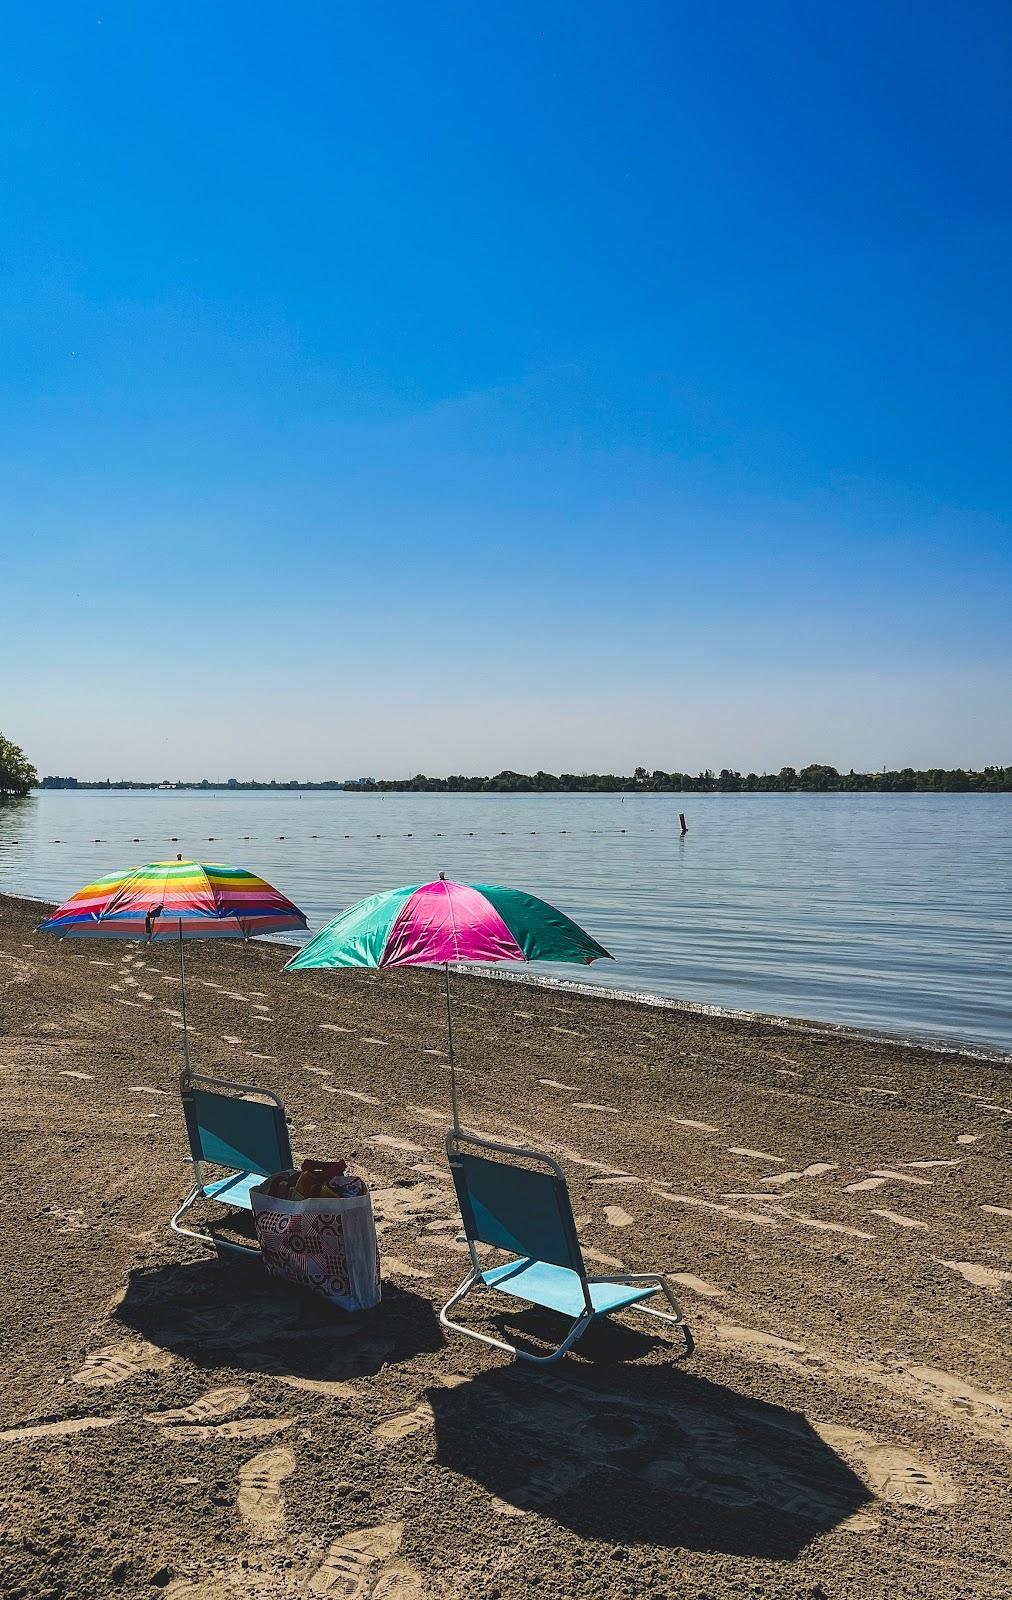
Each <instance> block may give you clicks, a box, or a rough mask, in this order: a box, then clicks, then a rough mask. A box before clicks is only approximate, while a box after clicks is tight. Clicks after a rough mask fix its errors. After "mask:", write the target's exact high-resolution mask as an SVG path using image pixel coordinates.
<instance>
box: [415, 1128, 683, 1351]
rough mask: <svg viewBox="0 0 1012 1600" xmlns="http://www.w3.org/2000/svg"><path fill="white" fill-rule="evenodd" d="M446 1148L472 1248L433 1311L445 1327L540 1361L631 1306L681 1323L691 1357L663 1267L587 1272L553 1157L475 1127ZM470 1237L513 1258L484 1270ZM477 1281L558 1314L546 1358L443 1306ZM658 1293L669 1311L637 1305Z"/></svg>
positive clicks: (452, 1303)
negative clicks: (456, 1283)
mask: <svg viewBox="0 0 1012 1600" xmlns="http://www.w3.org/2000/svg"><path fill="white" fill-rule="evenodd" d="M480 1151H491V1152H495V1154H496V1155H498V1156H507V1157H508V1156H513V1157H516V1158H519V1159H522V1160H523V1161H525V1162H536V1163H538V1164H539V1166H540V1167H543V1168H547V1169H548V1170H547V1171H538V1170H534V1169H533V1168H532V1167H530V1166H519V1165H513V1164H511V1163H510V1162H509V1161H503V1160H492V1159H490V1157H489V1156H488V1155H483V1154H479V1153H477V1152H480ZM446 1154H447V1157H448V1159H449V1163H450V1171H451V1173H452V1174H453V1182H454V1187H455V1188H456V1191H457V1202H458V1204H459V1206H460V1215H461V1218H462V1220H463V1223H464V1235H465V1237H466V1239H467V1245H468V1248H469V1250H470V1252H471V1271H470V1273H469V1274H468V1276H467V1278H465V1280H464V1282H463V1283H462V1284H461V1285H460V1288H459V1289H457V1290H456V1291H455V1292H454V1293H453V1294H452V1295H451V1296H450V1298H449V1300H448V1301H447V1302H446V1304H445V1306H444V1307H443V1309H442V1311H441V1312H440V1313H439V1320H440V1322H441V1323H442V1324H443V1327H444V1328H452V1329H454V1331H455V1332H457V1333H466V1334H467V1335H468V1337H469V1338H472V1339H480V1340H481V1342H482V1343H483V1344H490V1345H494V1346H495V1348H496V1349H497V1350H505V1351H506V1353H507V1354H508V1355H511V1356H517V1357H519V1358H520V1359H521V1360H523V1361H536V1362H539V1363H542V1364H546V1363H548V1362H551V1361H558V1360H559V1359H560V1357H561V1356H564V1355H565V1353H566V1351H567V1350H569V1349H571V1348H572V1346H573V1345H574V1344H575V1343H576V1341H577V1339H579V1338H580V1337H581V1336H582V1335H583V1334H584V1333H586V1331H587V1329H588V1328H589V1327H590V1325H591V1323H592V1322H593V1321H594V1320H595V1319H596V1318H597V1317H606V1316H610V1315H611V1313H612V1312H615V1311H621V1310H623V1309H625V1308H626V1307H635V1308H636V1310H638V1311H642V1312H645V1313H647V1314H648V1315H650V1316H654V1317H660V1318H661V1319H662V1320H663V1321H665V1322H671V1323H674V1324H675V1325H676V1326H677V1327H678V1328H680V1329H681V1332H682V1337H683V1339H684V1340H685V1349H686V1354H688V1355H691V1354H692V1351H693V1349H694V1348H695V1346H694V1344H693V1339H692V1334H691V1333H690V1331H689V1327H688V1324H687V1323H686V1321H685V1318H684V1317H683V1315H682V1310H681V1307H680V1306H679V1304H678V1301H677V1299H676V1298H675V1294H674V1291H673V1290H672V1288H671V1285H670V1283H669V1282H668V1280H667V1278H666V1277H665V1276H664V1274H663V1273H662V1272H624V1273H613V1274H611V1275H610V1276H608V1277H593V1278H592V1277H589V1276H588V1274H587V1269H586V1267H585V1265H584V1261H583V1252H582V1250H581V1249H580V1241H579V1238H578V1236H577V1232H576V1223H575V1222H574V1220H573V1208H572V1205H571V1203H570V1199H569V1190H568V1189H567V1187H566V1179H565V1175H564V1174H563V1171H562V1168H561V1167H560V1166H559V1164H558V1162H557V1161H553V1160H552V1158H551V1156H547V1155H545V1154H544V1153H543V1152H542V1151H540V1150H522V1149H518V1148H514V1147H512V1146H510V1145H505V1144H493V1143H492V1142H491V1141H490V1140H488V1139H480V1138H478V1137H477V1135H475V1134H471V1133H459V1132H450V1133H448V1134H447V1136H446ZM477 1244H487V1245H492V1246H493V1247H494V1248H495V1249H497V1250H504V1251H508V1252H509V1253H510V1255H511V1256H512V1259H511V1260H509V1261H506V1262H504V1263H503V1264H502V1265H500V1266H494V1267H485V1268H483V1267H482V1265H481V1262H480V1261H479V1259H478V1252H477V1250H476V1249H475V1246H476V1245H477ZM482 1288H484V1289H494V1290H497V1291H498V1292H499V1293H500V1294H506V1295H511V1296H513V1297H514V1298H516V1299H518V1300H527V1301H529V1302H530V1303H531V1304H532V1305H536V1306H542V1307H543V1308H544V1309H545V1310H547V1311H557V1312H559V1313H560V1314H561V1315H562V1316H566V1317H569V1318H571V1319H572V1327H571V1328H570V1329H569V1332H568V1333H567V1334H566V1337H565V1338H564V1339H563V1341H562V1343H561V1344H560V1345H559V1347H558V1349H557V1350H553V1351H552V1353H551V1354H550V1355H547V1356H535V1355H530V1354H528V1352H527V1351H526V1350H519V1349H517V1347H516V1345H512V1344H507V1343H506V1342H505V1340H502V1339H495V1338H493V1337H492V1335H491V1334H487V1333H478V1332H477V1331H476V1330H475V1329H474V1328H466V1327H464V1325H463V1324H462V1323H459V1322H454V1321H452V1320H451V1318H450V1316H449V1312H450V1311H452V1310H453V1308H454V1306H456V1305H457V1304H458V1303H459V1302H460V1301H461V1300H463V1299H464V1298H465V1296H467V1295H469V1294H470V1293H471V1291H472V1290H473V1289H482ZM656 1294H662V1295H663V1296H664V1298H665V1299H666V1301H667V1303H668V1306H669V1308H670V1309H669V1310H667V1311H660V1310H658V1309H657V1308H656V1307H655V1306H648V1305H645V1304H644V1303H643V1302H644V1301H646V1300H649V1299H650V1298H651V1296H653V1295H656Z"/></svg>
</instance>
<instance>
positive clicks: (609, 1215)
mask: <svg viewBox="0 0 1012 1600" xmlns="http://www.w3.org/2000/svg"><path fill="white" fill-rule="evenodd" d="M604 1215H605V1218H606V1220H607V1221H608V1223H609V1224H610V1226H611V1227H613V1228H628V1227H631V1226H632V1224H633V1223H634V1222H635V1221H636V1218H635V1217H631V1216H630V1215H629V1213H628V1211H624V1210H623V1209H622V1207H621V1206H605V1208H604Z"/></svg>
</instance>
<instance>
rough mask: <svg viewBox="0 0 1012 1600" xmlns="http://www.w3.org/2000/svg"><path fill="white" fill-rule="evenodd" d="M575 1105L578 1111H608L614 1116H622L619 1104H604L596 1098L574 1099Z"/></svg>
mask: <svg viewBox="0 0 1012 1600" xmlns="http://www.w3.org/2000/svg"><path fill="white" fill-rule="evenodd" d="M573 1107H574V1109H575V1110H577V1111H606V1112H609V1113H610V1114H613V1115H614V1116H616V1117H617V1116H621V1112H620V1110H619V1108H618V1106H602V1105H599V1104H598V1102H597V1101H596V1100H574V1101H573Z"/></svg>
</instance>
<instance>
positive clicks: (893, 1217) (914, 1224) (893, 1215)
mask: <svg viewBox="0 0 1012 1600" xmlns="http://www.w3.org/2000/svg"><path fill="white" fill-rule="evenodd" d="M871 1214H872V1216H873V1217H885V1219H886V1221H887V1222H895V1224H896V1226H897V1227H898V1228H924V1229H925V1230H926V1229H927V1226H928V1225H927V1223H926V1222H918V1220H917V1218H916V1217H905V1216H904V1215H903V1213H902V1212H901V1211H879V1210H876V1208H875V1207H874V1206H873V1207H872V1212H871Z"/></svg>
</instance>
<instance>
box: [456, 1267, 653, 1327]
mask: <svg viewBox="0 0 1012 1600" xmlns="http://www.w3.org/2000/svg"><path fill="white" fill-rule="evenodd" d="M481 1280H482V1282H483V1283H484V1284H486V1285H487V1287H488V1288H489V1289H499V1290H501V1292H502V1293H503V1294H511V1295H515V1296H516V1298H517V1299H518V1300H530V1301H531V1302H532V1303H533V1304H534V1305H536V1306H544V1307H545V1309H546V1310H547V1311H561V1312H563V1314H564V1315H565V1316H567V1317H582V1316H583V1314H584V1312H585V1311H586V1309H587V1308H586V1302H585V1301H584V1298H583V1285H582V1284H581V1282H580V1279H579V1275H578V1274H577V1273H575V1272H570V1271H569V1269H568V1267H553V1266H551V1265H549V1263H548V1262H546V1261H532V1260H530V1259H528V1260H524V1259H520V1260H517V1261H507V1262H506V1263H505V1264H504V1265H503V1266H501V1267H490V1268H489V1270H488V1271H487V1272H483V1273H482V1274H481ZM656 1293H657V1285H656V1284H652V1283H651V1284H647V1285H646V1286H645V1287H644V1285H642V1284H639V1285H636V1284H631V1283H592V1284H591V1285H590V1300H591V1304H592V1306H593V1307H594V1311H595V1313H596V1314H597V1315H599V1316H604V1315H605V1314H606V1313H607V1312H609V1311H619V1310H621V1308H622V1307H623V1306H631V1305H635V1304H636V1302H637V1300H647V1299H649V1297H650V1296H651V1295H652V1294H656Z"/></svg>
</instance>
